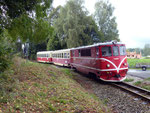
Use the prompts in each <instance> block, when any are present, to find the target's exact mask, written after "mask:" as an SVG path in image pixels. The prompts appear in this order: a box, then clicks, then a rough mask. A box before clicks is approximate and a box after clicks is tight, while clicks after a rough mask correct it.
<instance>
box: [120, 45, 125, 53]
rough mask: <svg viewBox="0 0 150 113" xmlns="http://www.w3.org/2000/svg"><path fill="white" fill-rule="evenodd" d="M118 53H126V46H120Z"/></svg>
mask: <svg viewBox="0 0 150 113" xmlns="http://www.w3.org/2000/svg"><path fill="white" fill-rule="evenodd" d="M120 55H126V47H125V46H120Z"/></svg>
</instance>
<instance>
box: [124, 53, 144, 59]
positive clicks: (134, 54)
mask: <svg viewBox="0 0 150 113" xmlns="http://www.w3.org/2000/svg"><path fill="white" fill-rule="evenodd" d="M127 58H137V59H140V58H142V54H141V52H140V54H137V53H136V52H127Z"/></svg>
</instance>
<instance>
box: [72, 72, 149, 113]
mask: <svg viewBox="0 0 150 113" xmlns="http://www.w3.org/2000/svg"><path fill="white" fill-rule="evenodd" d="M73 75H74V77H75V79H76V81H77V82H79V83H80V84H81V85H82V86H83V87H84V88H85V89H87V90H88V91H89V92H92V93H94V94H95V95H96V96H97V97H98V98H99V99H100V100H102V102H103V103H104V104H106V105H107V106H108V107H110V108H112V109H113V111H114V112H115V113H150V105H149V104H147V103H146V102H143V101H141V100H140V99H139V98H136V97H134V96H132V95H130V94H128V93H126V92H124V91H122V90H120V89H118V88H116V87H113V86H112V85H111V84H109V83H106V82H105V83H104V82H102V81H97V80H93V79H92V78H89V77H86V75H84V74H80V73H73Z"/></svg>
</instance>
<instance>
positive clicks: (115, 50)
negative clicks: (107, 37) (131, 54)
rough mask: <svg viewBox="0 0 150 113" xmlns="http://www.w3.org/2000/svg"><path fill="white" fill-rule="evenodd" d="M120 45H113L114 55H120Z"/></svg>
mask: <svg viewBox="0 0 150 113" xmlns="http://www.w3.org/2000/svg"><path fill="white" fill-rule="evenodd" d="M118 50H119V49H118V46H113V56H118V55H119V51H118Z"/></svg>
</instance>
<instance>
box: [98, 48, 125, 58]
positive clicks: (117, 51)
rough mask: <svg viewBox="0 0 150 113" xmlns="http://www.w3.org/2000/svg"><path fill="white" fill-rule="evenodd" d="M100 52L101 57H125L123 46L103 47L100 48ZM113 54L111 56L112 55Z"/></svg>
mask: <svg viewBox="0 0 150 113" xmlns="http://www.w3.org/2000/svg"><path fill="white" fill-rule="evenodd" d="M111 48H112V50H111ZM101 51H102V56H104V57H105V56H106V57H107V56H119V55H120V56H123V55H126V48H125V46H123V45H121V46H113V47H111V46H104V47H102V48H101ZM112 53H113V55H112Z"/></svg>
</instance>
